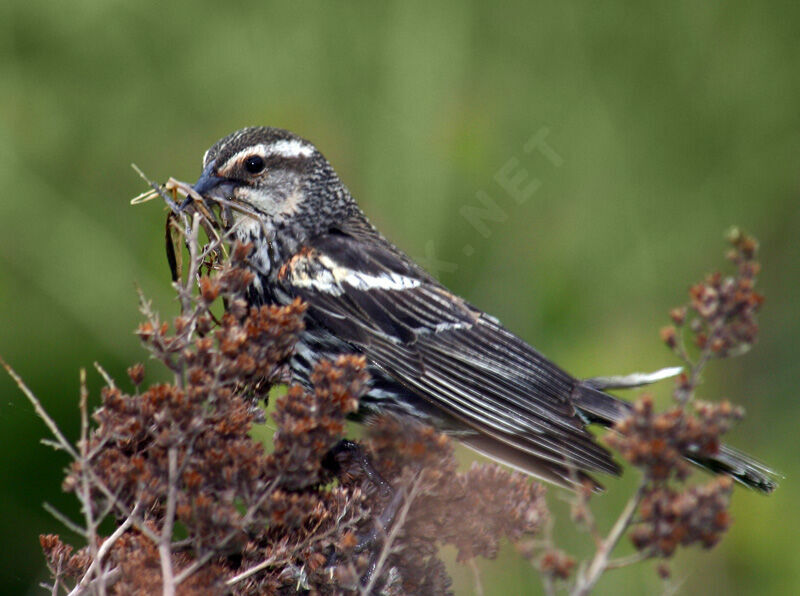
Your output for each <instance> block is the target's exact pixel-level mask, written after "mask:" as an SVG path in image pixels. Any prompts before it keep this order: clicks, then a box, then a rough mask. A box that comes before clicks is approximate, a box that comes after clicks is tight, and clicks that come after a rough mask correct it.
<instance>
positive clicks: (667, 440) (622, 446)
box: [606, 395, 744, 482]
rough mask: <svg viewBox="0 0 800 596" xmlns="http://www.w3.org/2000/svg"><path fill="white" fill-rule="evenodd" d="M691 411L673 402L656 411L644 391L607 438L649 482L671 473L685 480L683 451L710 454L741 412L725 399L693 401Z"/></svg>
mask: <svg viewBox="0 0 800 596" xmlns="http://www.w3.org/2000/svg"><path fill="white" fill-rule="evenodd" d="M693 405H694V409H695V414H694V415H692V414H690V413H688V412H687V411H686V409H685V408H683V407H680V406H676V407H673V408H671V409H669V410H667V411H666V412H663V413H656V411H655V408H654V404H653V398H652V397H651V396H650V395H644V396H643V397H641V398H640V399H638V400H637V401H636V403H635V404H634V409H633V413H632V414H631V415H630V416H629V417H628V418H625V419H624V420H622V421H621V422H619V423H618V424H617V425H616V426H615V429H614V430H615V431H616V432H615V433H613V434H609V435H608V437H607V439H606V440H607V442H608V443H609V445H611V446H612V447H614V448H615V449H617V450H618V451H619V452H620V454H621V455H622V457H624V458H625V459H626V460H628V461H629V462H630V463H632V464H633V465H634V466H636V467H638V468H641V469H642V470H643V471H644V474H645V477H646V478H647V479H648V480H651V481H653V482H665V481H667V480H669V479H670V478H671V477H673V476H674V477H675V478H676V479H678V480H685V479H686V478H687V477H688V475H689V472H690V468H689V464H688V463H687V462H686V460H685V458H684V454H686V453H692V454H696V455H697V456H698V457H702V456H704V455H706V456H707V455H713V454H715V453H717V450H718V449H719V445H720V440H719V437H720V435H721V434H723V433H725V432H726V431H728V430H729V429H730V427H731V426H732V425H733V423H734V422H735V421H736V420H739V419H741V418H742V416H743V415H744V412H743V411H742V409H741V408H734V407H733V406H731V404H730V403H729V402H727V401H723V402H720V403H718V404H712V403H707V402H697V403H695V404H693Z"/></svg>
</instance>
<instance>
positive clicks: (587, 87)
mask: <svg viewBox="0 0 800 596" xmlns="http://www.w3.org/2000/svg"><path fill="white" fill-rule="evenodd" d="M646 4H647V5H645V4H643V3H638V4H637V3H630V2H621V1H609V2H600V3H582V2H555V1H549V2H537V3H531V2H524V1H517V2H505V3H502V5H497V6H494V7H490V4H489V3H484V2H477V1H474V2H464V1H463V0H462V1H455V0H452V1H441V2H425V3H416V2H386V3H384V2H346V3H345V2H310V3H288V2H280V3H279V2H266V1H260V2H238V3H225V2H218V1H217V2H211V1H207V0H204V1H195V2H189V1H184V0H175V1H173V2H168V3H165V2H154V1H152V0H146V1H142V2H122V1H116V0H106V1H102V0H73V1H71V2H52V1H44V0H24V1H23V0H6V1H5V2H3V3H1V4H0V188H2V198H0V305H1V306H2V309H1V310H0V313H2V318H0V355H2V357H3V358H4V359H6V360H7V361H8V362H9V363H10V364H11V365H12V366H14V367H15V368H16V369H17V370H18V371H19V372H20V374H21V375H22V376H23V377H24V378H25V379H26V380H27V381H28V383H29V384H30V386H31V387H32V388H33V389H34V391H35V392H36V393H37V394H38V395H39V396H40V398H41V399H42V401H43V402H44V404H45V406H46V407H47V409H48V410H49V411H50V412H51V413H52V414H53V416H54V417H55V418H56V419H57V420H58V422H59V423H60V424H61V425H62V428H63V429H64V430H65V432H66V434H67V435H68V436H69V437H70V438H75V437H76V436H77V432H78V412H77V399H78V371H79V369H80V368H81V367H86V368H88V369H89V377H90V379H91V382H90V385H91V389H92V392H93V400H94V401H93V403H94V404H96V403H97V399H98V397H97V395H98V391H99V388H100V386H101V384H102V383H101V380H100V378H99V376H98V375H97V374H96V373H95V372H94V370H93V367H92V363H93V362H94V361H99V362H100V363H102V365H103V366H104V367H105V368H106V369H107V370H108V371H109V372H110V373H111V374H112V375H113V376H114V377H115V378H117V379H118V380H119V382H120V383H121V384H123V385H126V384H127V378H126V376H125V369H126V367H127V366H128V365H130V364H132V363H133V362H136V361H140V360H142V359H144V358H145V357H146V356H145V353H144V351H143V350H142V349H141V348H140V346H139V344H138V341H137V339H136V338H135V336H134V335H133V333H132V331H133V329H134V328H135V326H136V325H137V323H138V321H139V315H138V312H137V295H136V286H137V285H138V286H139V287H140V288H141V289H142V291H143V292H144V294H145V295H147V296H149V297H151V298H152V299H153V300H154V302H155V304H156V306H157V308H158V309H160V311H161V312H162V313H163V314H164V315H165V316H171V315H173V314H174V313H175V312H176V306H175V303H174V301H173V299H172V294H171V290H170V278H169V271H168V268H167V265H166V260H165V256H164V239H163V238H164V231H163V230H164V219H165V213H164V209H163V207H162V206H161V205H160V204H158V203H157V202H155V201H154V202H152V203H148V204H146V205H143V206H138V207H132V206H131V205H130V204H129V200H130V199H131V198H132V197H133V196H135V195H137V194H138V193H140V192H142V191H143V190H146V189H145V186H144V184H143V183H142V181H141V180H140V179H139V178H138V177H137V176H136V174H135V173H134V172H133V170H132V169H131V168H130V165H129V164H130V163H131V162H135V163H136V164H137V165H138V166H140V167H141V168H142V169H143V170H144V171H145V172H146V173H147V174H148V175H149V176H150V177H152V178H154V179H157V180H162V181H163V180H166V179H167V178H168V177H169V176H175V177H177V178H180V179H184V180H188V181H192V180H194V179H195V178H196V176H197V175H198V173H199V170H200V160H201V156H202V154H203V152H204V151H205V149H206V148H207V147H208V146H209V145H210V144H211V143H213V142H214V141H215V140H217V139H218V138H219V137H221V136H223V135H225V134H227V133H229V132H231V131H233V130H235V129H237V128H240V127H242V126H245V125H257V124H269V125H274V126H280V127H284V128H289V129H291V130H293V131H295V132H297V133H299V134H301V135H302V136H304V137H306V138H308V139H310V140H312V141H313V142H315V143H316V144H317V145H318V146H319V147H320V148H321V150H322V151H323V152H324V153H325V154H326V155H327V156H328V158H329V159H330V160H331V162H332V163H333V164H334V166H335V167H336V168H337V170H338V172H339V173H340V175H341V177H342V178H343V180H344V181H345V183H346V184H348V185H349V187H350V189H351V190H352V191H353V193H354V195H355V196H356V197H357V198H358V199H359V201H360V203H361V205H362V207H363V208H364V209H365V211H366V212H367V213H368V214H369V215H370V217H371V218H372V220H373V221H374V222H375V223H376V224H377V225H378V226H379V227H380V228H381V229H382V230H383V231H384V232H385V233H386V235H387V236H389V237H390V238H391V239H392V240H393V241H394V242H395V243H396V244H398V245H399V246H400V247H402V248H403V249H405V250H406V251H407V252H408V253H409V254H410V255H412V256H413V257H414V258H417V259H420V260H421V261H423V262H425V263H427V264H428V265H429V266H431V268H432V269H433V272H434V273H435V274H436V275H437V276H439V277H440V279H442V281H443V282H444V283H446V284H447V285H449V286H450V287H451V288H452V289H453V290H455V291H456V292H458V293H459V294H461V295H463V296H465V297H466V298H467V299H469V300H470V301H471V302H473V303H474V304H476V305H478V306H480V307H483V308H484V309H486V310H488V311H489V312H491V313H493V314H495V315H496V316H498V317H499V318H500V319H501V320H502V321H503V322H504V323H506V325H507V326H509V327H510V328H511V329H512V330H514V331H516V332H517V333H519V334H520V335H521V336H522V337H523V338H525V339H527V340H529V341H530V342H531V343H533V344H534V345H536V346H537V347H538V348H539V349H540V350H541V351H543V352H544V353H545V354H547V355H549V356H550V357H552V358H554V359H555V360H557V361H558V362H559V363H561V364H562V365H563V366H564V367H565V368H567V369H568V370H570V371H571V372H573V373H574V374H576V375H578V376H593V375H601V374H618V373H627V372H632V371H636V370H654V369H656V368H659V367H661V366H667V365H673V364H675V362H674V360H673V358H672V357H671V355H670V353H669V352H668V350H667V349H666V348H664V347H663V346H662V345H661V343H660V341H659V339H658V329H659V328H660V327H661V326H662V325H664V324H666V323H667V316H666V311H667V309H668V308H670V307H671V306H674V305H677V304H679V303H681V302H683V301H684V300H685V297H686V289H687V288H688V286H689V284H690V283H693V282H694V281H696V280H698V279H699V278H700V277H701V276H702V275H703V274H704V273H705V272H706V271H709V270H712V269H715V268H718V267H720V266H723V260H722V253H723V251H724V249H725V246H724V241H723V234H724V232H725V230H726V229H727V228H728V227H729V226H730V225H732V224H738V225H740V226H742V227H743V228H745V229H746V230H748V231H749V232H751V233H753V234H754V235H755V236H756V237H758V238H759V239H760V240H761V247H762V258H763V263H764V272H763V275H762V277H761V291H763V292H764V293H765V294H766V296H767V303H766V305H765V307H764V311H763V316H762V317H761V323H762V337H761V341H760V344H759V345H758V346H756V348H755V350H754V351H752V352H751V353H750V354H748V355H745V356H743V357H741V358H738V359H736V360H732V361H728V362H722V363H716V364H714V365H712V367H711V368H710V369H709V371H708V374H707V376H706V382H705V384H704V385H703V387H702V390H701V394H702V395H701V396H702V397H708V398H717V397H728V398H730V399H731V400H732V401H734V402H736V403H739V404H741V405H743V406H744V407H745V408H746V409H747V411H748V416H747V418H746V419H745V420H744V422H743V423H742V424H740V426H739V428H738V429H736V430H735V431H734V432H733V433H732V435H733V436H732V437H731V442H733V443H734V444H736V445H737V446H738V447H740V448H742V449H746V450H747V451H749V452H752V453H755V454H757V455H758V456H759V457H761V458H762V459H764V460H765V461H767V462H769V463H770V464H772V465H773V466H775V467H776V468H778V469H779V470H781V471H782V472H783V473H785V474H786V476H787V479H786V480H785V481H784V483H783V486H782V487H781V488H780V489H779V490H778V491H777V492H776V493H775V494H774V495H772V496H771V497H768V498H767V497H762V496H760V495H756V494H754V493H751V492H748V491H746V490H742V489H740V490H737V492H736V494H735V496H734V505H733V514H734V516H735V522H734V526H733V528H732V531H731V533H730V535H729V536H728V537H727V538H726V540H725V541H724V542H723V543H722V545H721V546H720V547H719V548H717V549H716V550H715V551H713V552H711V553H707V552H702V551H698V550H691V551H688V552H687V553H684V554H683V555H681V556H679V557H678V558H677V560H676V562H675V565H674V566H673V572H674V580H673V581H674V582H675V583H680V584H681V585H682V587H681V593H684V594H705V593H735V594H788V593H800V548H799V547H798V535H800V523H799V520H800V513H798V509H797V503H798V502H799V501H800V491H799V490H798V489H797V479H798V478H800V460H798V457H797V453H798V447H799V446H800V441H798V432H797V425H798V422H797V421H798V419H800V400H798V399H797V391H798V374H797V370H798V369H797V357H798V353H800V342H799V341H798V337H800V312H798V306H797V288H798V282H800V275H799V273H800V271H799V269H800V250H798V249H799V248H800V243H799V242H798V236H799V235H800V203H799V202H798V191H799V190H800V184H799V183H800V167H799V166H800V109H799V107H800V68H798V63H800V36H798V34H797V31H798V25H799V24H800V23H798V18H799V17H800V7H798V5H797V4H796V3H760V4H757V3H751V4H744V3H698V2H689V1H685V0H684V1H676V2H668V3H660V4H657V3H646ZM536 134H541V135H546V141H547V145H548V146H549V148H550V149H551V150H552V151H551V152H547V151H540V150H538V149H536V150H533V151H528V152H526V151H525V146H526V143H527V142H528V141H529V139H531V137H532V136H533V135H536ZM514 176H520V178H519V179H518V180H516V182H515V183H514V184H517V185H518V186H519V187H521V188H526V189H528V194H527V199H526V200H522V201H518V200H516V199H515V196H514V193H512V192H509V191H508V190H505V189H504V187H503V184H506V185H508V182H502V181H503V180H507V179H508V178H513V177H514ZM521 176H526V177H525V179H524V180H523V179H522V178H521ZM536 182H538V187H535V186H529V185H530V184H532V183H533V184H535V183H536ZM534 188H535V190H534ZM480 193H485V194H480ZM479 194H480V196H482V197H484V200H486V199H485V197H486V196H488V197H491V199H492V200H493V201H494V202H495V203H496V206H497V207H496V208H495V209H494V212H493V213H492V216H493V218H494V219H484V220H482V221H483V222H484V225H478V226H474V225H472V224H471V223H470V221H469V218H468V217H465V216H464V215H463V212H464V211H465V208H466V211H467V212H469V207H476V208H477V207H480V206H481V203H480V200H479V199H478V198H477V195H479ZM146 364H147V363H146ZM163 376H164V373H163V371H160V370H158V369H157V367H155V366H152V367H151V368H150V369H148V378H149V379H150V380H157V379H160V378H163ZM126 386H127V385H126ZM668 391H669V383H666V384H664V385H663V386H662V387H660V388H658V389H657V390H656V393H657V395H658V399H659V400H661V401H660V403H662V404H663V405H666V404H667V403H668V399H669V398H668ZM633 395H634V394H631V396H633ZM44 436H46V429H45V428H44V426H43V424H42V423H41V421H40V420H39V419H38V418H37V417H36V416H35V415H34V413H33V411H32V408H31V406H30V405H29V404H28V402H27V401H26V400H25V399H24V397H23V396H22V395H21V394H20V393H19V392H18V391H17V389H16V387H15V386H14V384H13V383H12V381H11V380H10V379H9V378H7V377H6V376H4V375H0V539H1V540H2V546H1V547H0V552H2V553H3V555H2V557H1V558H0V586H1V587H0V591H2V592H3V593H39V592H40V589H39V588H37V587H36V584H37V582H38V581H41V580H42V579H43V578H44V570H43V561H42V557H41V554H40V550H39V545H38V539H37V536H38V535H39V534H40V533H48V532H59V533H63V534H65V535H66V536H68V537H69V536H70V534H69V533H67V532H65V531H64V528H63V527H62V526H61V525H60V524H59V523H58V522H57V521H55V520H54V519H53V518H51V517H50V516H49V515H48V514H47V513H45V512H44V510H43V509H42V503H43V502H45V501H46V502H49V503H51V504H53V505H54V506H56V507H57V508H59V509H61V510H62V511H65V512H67V513H69V514H70V515H72V516H73V517H76V518H78V517H79V512H78V511H77V507H76V505H75V503H74V500H73V499H72V498H71V497H70V496H67V495H64V494H62V493H61V490H60V483H61V479H62V470H63V468H64V466H65V465H66V464H67V459H66V457H65V456H64V455H63V454H61V453H55V452H53V451H52V450H50V449H49V448H48V447H46V446H43V445H41V444H40V443H39V439H40V438H41V437H44ZM472 458H473V456H472V455H469V456H465V460H467V459H472ZM605 483H606V484H607V486H608V488H609V490H608V491H607V493H606V494H605V495H603V496H602V497H599V498H597V499H596V500H595V506H596V510H597V512H598V515H599V517H600V523H601V527H603V528H607V527H608V525H609V524H610V522H611V520H612V519H613V518H612V515H614V513H615V512H618V511H619V509H620V507H621V503H622V502H623V501H624V499H625V498H626V497H627V495H628V494H630V492H631V490H632V487H633V486H634V484H635V472H631V473H629V474H627V475H626V477H625V478H623V479H622V480H619V481H617V480H614V479H606V482H605ZM552 492H553V493H556V492H557V491H552ZM552 501H553V502H554V503H555V505H554V507H555V509H556V511H557V513H559V517H558V519H557V522H556V535H557V537H558V539H559V540H560V541H561V543H562V545H563V546H565V547H566V548H568V549H571V550H573V552H577V553H578V554H583V555H586V554H588V543H589V539H588V538H587V537H586V536H582V535H579V534H577V533H576V532H575V531H574V530H572V529H570V526H571V523H570V521H569V516H568V510H567V508H566V507H565V506H563V505H559V504H558V500H557V499H552ZM625 552H630V547H629V545H628V544H627V543H626V544H625V545H624V546H623V548H622V553H623V554H624V553H625ZM451 558H452V557H451ZM480 568H481V578H482V583H483V588H484V590H485V593H486V594H522V593H539V591H540V589H541V588H540V584H539V579H538V576H537V574H536V572H535V571H533V570H532V569H531V567H530V565H529V564H528V563H527V562H525V561H524V560H523V559H522V558H521V557H520V556H519V555H518V554H517V553H516V552H514V550H513V549H512V548H510V547H509V548H506V549H505V550H504V551H503V552H502V553H501V555H500V557H499V558H498V559H497V560H496V561H489V562H486V561H481V562H480ZM451 572H452V575H453V577H454V581H455V589H456V592H457V593H458V594H469V593H472V592H473V590H474V580H473V576H472V573H471V571H470V570H469V569H468V568H467V567H463V566H458V565H456V564H455V563H453V565H452V566H451ZM660 590H661V586H660V580H658V579H657V578H656V576H655V573H654V571H653V566H652V564H649V563H648V564H645V565H640V566H636V567H633V568H630V569H625V570H621V571H612V572H609V574H608V575H607V576H606V577H604V578H603V579H602V580H601V582H600V584H599V586H598V589H597V593H598V594H618V593H655V592H658V591H660Z"/></svg>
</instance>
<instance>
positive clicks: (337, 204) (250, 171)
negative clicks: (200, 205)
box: [194, 127, 352, 232]
mask: <svg viewBox="0 0 800 596" xmlns="http://www.w3.org/2000/svg"><path fill="white" fill-rule="evenodd" d="M194 190H195V191H197V193H198V194H200V195H201V196H203V197H204V198H206V199H210V200H212V201H213V200H218V199H225V200H228V201H230V202H231V203H232V204H234V205H240V206H242V209H241V211H240V212H239V215H238V217H251V218H252V217H254V216H257V217H258V218H259V219H261V220H262V222H261V223H267V224H270V225H277V226H280V225H283V224H291V225H292V227H295V228H298V227H300V228H308V229H307V231H308V232H313V231H315V230H314V229H313V228H317V227H324V226H326V225H328V224H329V223H330V222H334V221H335V220H336V218H337V217H341V216H342V215H343V213H344V212H345V211H347V210H348V209H349V208H350V205H351V204H352V199H351V198H350V195H349V193H348V192H347V191H346V190H345V188H344V186H342V184H341V182H340V181H339V179H338V177H337V175H336V173H335V172H334V171H333V168H331V166H330V164H329V163H328V162H327V160H326V159H325V158H324V157H323V155H322V154H321V153H320V152H319V151H318V150H317V148H316V147H315V146H314V145H313V144H311V143H309V142H308V141H306V140H304V139H302V138H300V137H298V136H297V135H295V134H293V133H291V132H289V131H286V130H282V129H279V128H270V127H251V128H243V129H242V130H239V131H236V132H234V133H233V134H230V135H228V136H227V137H225V138H223V139H220V140H219V141H217V142H216V143H215V144H214V145H212V147H211V148H210V149H209V150H208V151H206V153H205V155H204V156H203V173H202V174H201V176H200V178H199V179H198V180H197V182H196V183H195V185H194ZM243 214H244V215H243Z"/></svg>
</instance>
